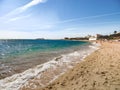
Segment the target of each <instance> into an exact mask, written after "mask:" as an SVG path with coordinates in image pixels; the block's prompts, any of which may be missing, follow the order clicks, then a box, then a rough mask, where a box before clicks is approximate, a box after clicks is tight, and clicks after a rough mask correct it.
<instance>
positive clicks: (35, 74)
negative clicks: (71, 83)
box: [0, 47, 96, 90]
mask: <svg viewBox="0 0 120 90" xmlns="http://www.w3.org/2000/svg"><path fill="white" fill-rule="evenodd" d="M89 49H90V50H87V51H85V52H78V51H75V52H73V53H70V54H67V55H62V56H60V57H57V58H55V59H53V60H52V61H50V62H47V63H45V64H42V65H37V66H36V67H34V68H31V69H29V70H26V71H25V72H23V73H20V74H15V75H13V76H11V77H7V78H5V79H3V80H0V84H1V85H0V89H1V90H8V89H11V90H14V89H15V90H19V88H20V87H24V86H25V87H27V88H28V87H29V88H31V86H32V87H33V88H34V87H36V86H35V85H36V84H37V85H38V84H39V86H40V87H43V86H44V85H45V84H46V85H48V84H49V83H51V82H53V81H54V80H55V79H56V78H58V77H59V76H61V75H62V74H63V73H64V72H66V71H67V70H68V69H71V68H72V67H73V66H74V65H75V63H78V62H80V61H81V60H83V59H84V58H85V57H86V56H87V55H89V54H90V53H92V52H93V51H94V50H95V49H96V48H93V47H89ZM80 53H81V55H80ZM66 67H67V68H66ZM52 71H54V73H51V72H52ZM50 73H51V74H50ZM48 74H49V76H48ZM45 75H46V76H45ZM21 85H23V86H21Z"/></svg>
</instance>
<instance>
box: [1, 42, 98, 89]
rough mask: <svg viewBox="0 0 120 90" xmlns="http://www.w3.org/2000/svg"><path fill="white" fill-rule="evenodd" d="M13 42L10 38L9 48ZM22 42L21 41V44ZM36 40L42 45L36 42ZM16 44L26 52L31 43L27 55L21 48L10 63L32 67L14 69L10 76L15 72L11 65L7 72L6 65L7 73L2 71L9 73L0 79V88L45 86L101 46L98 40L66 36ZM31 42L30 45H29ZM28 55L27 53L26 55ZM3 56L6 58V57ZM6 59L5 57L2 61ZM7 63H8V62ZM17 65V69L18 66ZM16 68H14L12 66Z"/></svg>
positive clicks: (20, 66)
mask: <svg viewBox="0 0 120 90" xmlns="http://www.w3.org/2000/svg"><path fill="white" fill-rule="evenodd" d="M5 43H6V42H5ZM9 43H11V41H7V43H6V45H8V46H9V48H8V50H7V51H11V48H10V47H11V45H9ZM13 43H15V44H13ZM19 43H20V45H18V44H19ZM36 43H37V44H38V45H36ZM4 45H5V44H2V46H4ZM15 45H16V47H17V48H19V52H23V51H24V49H25V50H26V47H27V51H28V52H29V53H22V54H25V55H21V54H20V55H19V52H18V53H17V54H18V55H19V56H17V55H16V54H14V55H15V56H16V58H15V60H14V57H12V56H11V57H12V59H9V60H10V62H9V65H13V63H15V62H16V64H15V65H16V66H17V65H18V64H19V68H20V70H23V68H24V67H28V65H29V66H31V67H28V69H26V70H24V71H22V72H19V73H12V75H10V76H9V73H11V70H9V69H7V71H8V72H6V70H4V68H3V70H2V71H4V72H5V74H1V75H3V76H6V75H8V76H6V77H5V78H3V79H1V80H0V90H21V89H27V90H30V89H34V90H36V88H38V87H40V88H41V87H45V86H47V85H49V84H50V83H52V82H53V81H54V80H55V79H57V78H58V77H60V76H61V75H62V74H64V73H65V72H66V71H68V70H69V69H71V68H73V67H74V66H75V65H76V64H77V63H79V62H80V61H82V60H83V59H84V58H85V57H87V56H88V55H90V54H91V53H92V52H94V51H95V50H97V49H98V46H97V45H96V44H94V43H90V42H84V41H66V40H56V41H55V40H44V41H43V40H42V41H41V40H39V41H36V40H35V41H34V40H20V41H19V40H17V41H16V40H15V41H12V47H15ZM41 45H42V46H41ZM18 46H20V47H18ZM28 46H30V47H29V49H28ZM36 47H37V48H36ZM51 47H52V48H51ZM3 49H4V48H3ZM9 49H10V50H9ZM39 49H40V50H39ZM41 49H42V51H41ZM16 50H18V49H14V48H13V51H16ZM36 50H38V51H36ZM43 50H47V51H45V52H43ZM48 50H49V51H48ZM3 53H4V52H3ZM12 55H13V54H12ZM6 56H7V54H6ZM24 56H26V57H25V58H24ZM36 59H37V61H36ZM3 60H4V61H5V59H4V58H3ZM3 60H1V62H2V61H3ZM41 60H42V61H45V60H47V61H46V62H43V63H42V62H41ZM13 61H14V62H13ZM23 61H25V62H26V61H27V62H26V63H23ZM29 63H30V64H29ZM34 63H36V64H37V65H34ZM5 64H6V63H4V66H5ZM7 67H8V66H7ZM8 68H9V67H8ZM14 68H15V69H16V67H15V66H14ZM12 70H14V69H13V68H12ZM17 70H18V69H17ZM1 73H3V72H1Z"/></svg>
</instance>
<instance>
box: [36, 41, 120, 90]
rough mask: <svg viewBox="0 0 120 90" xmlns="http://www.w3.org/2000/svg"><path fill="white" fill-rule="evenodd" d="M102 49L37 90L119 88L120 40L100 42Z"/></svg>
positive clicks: (104, 89) (113, 89)
mask: <svg viewBox="0 0 120 90" xmlns="http://www.w3.org/2000/svg"><path fill="white" fill-rule="evenodd" d="M99 43H100V44H101V46H100V49H98V50H97V51H95V52H93V53H92V54H91V55H89V56H88V57H86V58H85V60H83V61H82V62H80V63H78V64H77V65H76V66H75V67H74V68H73V69H71V70H69V71H67V72H66V73H65V74H63V75H62V76H60V77H59V78H58V79H56V80H55V81H54V82H53V83H51V84H49V85H48V86H47V87H45V88H37V89H36V90H119V89H120V56H119V55H120V51H119V49H120V45H119V44H120V42H101V41H100V42H99Z"/></svg>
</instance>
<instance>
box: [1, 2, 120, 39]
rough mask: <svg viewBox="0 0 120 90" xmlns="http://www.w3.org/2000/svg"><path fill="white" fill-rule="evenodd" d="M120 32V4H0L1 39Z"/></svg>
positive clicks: (51, 37)
mask: <svg viewBox="0 0 120 90" xmlns="http://www.w3.org/2000/svg"><path fill="white" fill-rule="evenodd" d="M114 30H118V31H120V0H0V38H2V39H6V38H7V39H8V38H9V39H10V38H15V39H18V38H19V39H22V38H48V39H60V38H64V37H80V36H85V35H88V34H92V35H95V34H97V33H100V34H110V33H112V32H113V31H114Z"/></svg>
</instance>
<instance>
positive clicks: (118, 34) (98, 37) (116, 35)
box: [64, 31, 120, 41]
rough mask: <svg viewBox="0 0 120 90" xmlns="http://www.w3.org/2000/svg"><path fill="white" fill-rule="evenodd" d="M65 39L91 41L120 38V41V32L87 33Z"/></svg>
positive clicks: (119, 39)
mask: <svg viewBox="0 0 120 90" xmlns="http://www.w3.org/2000/svg"><path fill="white" fill-rule="evenodd" d="M64 39H65V40H89V41H96V40H118V41H120V32H118V31H114V32H113V33H112V34H109V35H101V34H96V35H95V36H92V35H87V36H85V37H74V38H69V37H65V38H64Z"/></svg>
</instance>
